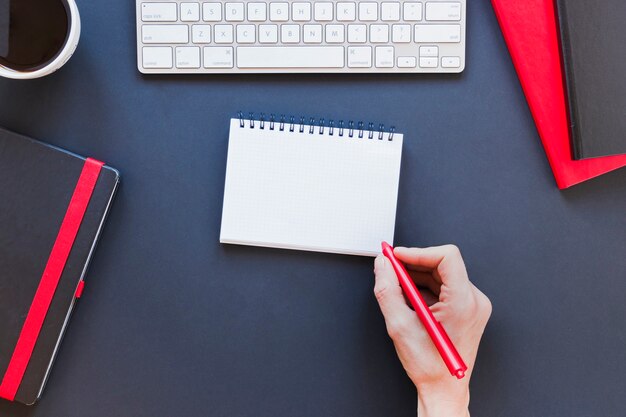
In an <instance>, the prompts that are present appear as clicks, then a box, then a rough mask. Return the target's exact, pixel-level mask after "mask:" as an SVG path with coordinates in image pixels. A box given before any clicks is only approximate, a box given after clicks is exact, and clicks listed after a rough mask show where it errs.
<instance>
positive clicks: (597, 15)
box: [556, 0, 626, 159]
mask: <svg viewBox="0 0 626 417" xmlns="http://www.w3.org/2000/svg"><path fill="white" fill-rule="evenodd" d="M556 3H557V12H558V16H559V27H560V31H561V50H562V56H563V64H564V70H565V80H566V84H567V93H568V105H569V117H570V130H571V136H572V148H573V153H574V155H573V157H574V159H584V158H594V157H599V156H607V155H616V154H622V153H626V45H625V43H624V40H625V39H626V37H625V35H624V33H625V32H624V22H626V1H624V0H603V1H598V2H589V1H585V0H557V1H556Z"/></svg>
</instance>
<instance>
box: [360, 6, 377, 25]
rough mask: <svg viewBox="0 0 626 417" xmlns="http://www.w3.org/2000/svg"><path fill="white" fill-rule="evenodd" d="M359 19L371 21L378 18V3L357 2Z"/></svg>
mask: <svg viewBox="0 0 626 417" xmlns="http://www.w3.org/2000/svg"><path fill="white" fill-rule="evenodd" d="M359 20H362V21H364V22H373V21H376V20H378V3H376V2H366V1H362V2H359Z"/></svg>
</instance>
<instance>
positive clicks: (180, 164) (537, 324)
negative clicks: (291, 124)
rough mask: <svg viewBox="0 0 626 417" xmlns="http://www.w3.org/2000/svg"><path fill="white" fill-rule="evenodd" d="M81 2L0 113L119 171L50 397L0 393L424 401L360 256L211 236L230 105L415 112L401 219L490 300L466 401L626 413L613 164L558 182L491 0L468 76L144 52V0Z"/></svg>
mask: <svg viewBox="0 0 626 417" xmlns="http://www.w3.org/2000/svg"><path fill="white" fill-rule="evenodd" d="M79 8H80V11H81V14H82V18H83V33H82V38H81V42H80V45H79V48H78V50H77V52H76V55H75V56H74V57H73V58H72V59H71V61H70V62H69V64H68V65H67V66H66V67H65V68H63V69H62V70H61V71H60V72H58V73H56V74H54V75H52V76H50V77H48V78H45V79H41V80H35V81H21V82H20V81H10V80H1V81H0V99H1V103H0V125H2V126H5V127H7V128H10V129H13V130H15V131H18V132H21V133H25V134H28V135H31V136H33V137H36V138H40V139H42V140H46V141H48V142H50V143H53V144H55V145H58V146H62V147H64V148H67V149H69V150H72V151H75V152H77V153H80V154H82V155H89V156H93V157H97V158H101V159H103V160H105V161H106V162H108V163H109V164H110V165H111V166H113V167H115V168H118V169H119V170H120V171H121V173H122V179H123V184H122V188H121V190H120V193H119V195H118V198H117V201H116V203H115V206H114V209H113V212H112V214H111V216H110V219H109V222H108V225H107V227H106V229H105V231H104V235H103V237H102V241H101V244H100V247H99V248H98V251H97V252H96V256H95V259H94V262H93V264H92V267H91V270H90V272H89V274H88V277H87V286H86V289H85V293H84V296H83V299H82V300H81V302H80V305H79V307H78V309H77V311H76V314H75V315H74V317H73V320H72V322H71V325H70V327H69V331H68V333H67V336H66V339H65V341H64V343H63V345H62V348H61V350H60V354H59V356H58V360H57V363H56V365H55V368H54V370H53V373H52V377H51V379H50V381H49V385H48V387H47V389H46V391H45V393H44V397H43V399H42V401H41V402H40V403H39V404H38V405H37V406H36V407H34V408H26V407H22V406H19V405H13V404H8V403H6V402H3V401H0V416H2V417H4V416H44V417H74V416H80V417H84V416H89V417H111V416H117V417H142V416H146V417H155V416H212V417H218V416H225V417H226V416H228V417H235V416H241V417H244V416H267V417H276V416H284V417H290V416H303V417H319V416H361V417H375V416H379V417H382V416H406V417H408V416H413V415H415V399H416V395H415V391H414V389H413V388H412V387H411V384H410V382H409V380H408V378H407V377H406V376H405V375H404V372H403V370H402V368H401V366H400V364H399V362H398V360H397V358H396V355H395V352H394V349H393V346H392V344H391V342H390V340H389V339H388V338H387V335H386V332H385V327H384V322H383V320H382V317H381V315H380V313H379V310H378V306H377V305H376V301H375V299H374V296H373V293H372V288H373V276H372V266H373V264H372V259H367V258H360V257H350V256H338V255H326V254H314V253H304V252H295V251H283V250H272V249H261V248H248V247H234V246H231V247H228V246H222V245H220V244H219V243H218V237H219V227H220V217H221V206H222V193H223V183H224V171H225V163H226V146H227V138H228V119H229V118H230V117H231V116H233V115H235V114H236V112H237V111H238V110H240V109H241V110H245V111H248V110H251V111H257V112H258V111H264V112H266V113H269V112H275V113H281V112H286V113H288V114H294V115H301V114H302V115H312V116H318V117H326V118H327V119H328V118H329V117H333V118H340V117H343V118H345V119H348V120H349V119H354V120H366V121H369V120H371V121H374V122H384V123H386V124H387V125H389V124H393V125H396V126H397V128H398V130H399V131H402V132H404V133H405V134H406V136H405V147H404V155H403V161H402V163H403V166H402V176H401V186H400V199H399V205H398V216H397V227H396V243H397V244H402V245H436V244H442V243H448V242H452V243H455V244H457V245H458V246H460V247H461V250H462V252H463V254H464V256H465V260H466V263H467V267H468V269H469V273H470V276H471V278H472V279H473V281H474V282H475V283H476V285H477V286H478V287H480V288H482V289H483V290H484V292H485V293H487V294H488V295H489V296H490V297H491V299H492V301H493V306H494V312H493V316H492V319H491V321H490V323H489V325H488V328H487V331H486V333H485V337H484V339H483V343H482V345H481V349H480V352H479V358H478V366H477V368H476V370H475V374H474V376H473V379H472V403H471V411H472V413H473V415H475V416H481V417H485V416H490V417H501V416H507V417H509V416H511V417H514V416H519V417H528V416H542V417H543V416H569V417H574V416H581V417H583V416H585V417H586V416H592V415H598V416H600V415H601V416H623V415H624V409H626V397H625V396H624V392H626V379H625V378H624V375H626V353H625V352H626V321H625V320H624V317H625V316H626V303H625V302H624V300H625V299H626V272H625V271H626V170H621V171H618V172H614V173H611V174H608V175H606V176H604V177H601V178H599V179H596V180H593V181H590V182H588V183H586V184H583V185H579V186H576V187H574V188H572V189H570V190H566V191H559V190H558V189H557V188H556V186H555V183H554V180H553V178H552V174H551V172H550V169H549V166H548V162H547V160H546V157H545V154H544V152H543V149H542V147H541V143H540V141H539V138H538V136H537V132H536V129H535V126H534V124H533V121H532V118H531V115H530V113H529V111H528V107H527V105H526V102H525V100H524V96H523V94H522V90H521V88H520V85H519V82H518V80H517V77H516V75H515V71H514V69H513V66H512V64H511V60H510V57H509V54H508V52H507V50H506V46H505V44H504V41H503V39H502V35H501V33H500V30H499V28H498V25H497V22H496V19H495V17H494V14H493V11H492V9H491V6H490V3H489V1H488V0H478V1H470V2H469V5H468V28H469V31H468V46H467V69H466V70H465V72H464V73H463V74H461V75H460V76H439V75H426V76H424V75H415V76H393V75H380V76H373V75H372V76H356V75H355V76H340V75H332V76H331V75H311V76H295V75H282V76H279V75H277V76H253V75H248V76H151V77H148V76H142V75H141V74H140V73H139V72H138V71H137V68H136V50H135V48H136V46H135V45H136V40H135V18H134V13H135V5H134V2H132V1H122V0H116V1H106V2H87V1H84V0H82V1H80V4H79ZM372 191H373V192H372V197H373V198H375V196H376V192H375V190H372Z"/></svg>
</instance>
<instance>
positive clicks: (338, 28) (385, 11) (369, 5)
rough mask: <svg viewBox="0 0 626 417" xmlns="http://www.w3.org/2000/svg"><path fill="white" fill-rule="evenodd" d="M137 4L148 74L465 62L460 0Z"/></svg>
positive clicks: (391, 68) (389, 69)
mask: <svg viewBox="0 0 626 417" xmlns="http://www.w3.org/2000/svg"><path fill="white" fill-rule="evenodd" d="M136 2H137V67H138V68H139V71H141V72H142V73H146V74H177V73H190V74H191V73H198V74H207V73H209V74H210V73H212V74H228V73H239V74H240V73H306V72H313V73H343V72H345V73H358V72H361V73H363V72H364V73H371V72H385V73H402V72H408V73H415V72H428V73H433V72H434V73H458V72H461V71H463V69H464V68H465V21H466V19H465V2H466V0H459V1H441V0H433V1H239V2H238V1H208V2H207V1H205V2H190V1H158V0H157V1H149V2H147V1H142V0H136Z"/></svg>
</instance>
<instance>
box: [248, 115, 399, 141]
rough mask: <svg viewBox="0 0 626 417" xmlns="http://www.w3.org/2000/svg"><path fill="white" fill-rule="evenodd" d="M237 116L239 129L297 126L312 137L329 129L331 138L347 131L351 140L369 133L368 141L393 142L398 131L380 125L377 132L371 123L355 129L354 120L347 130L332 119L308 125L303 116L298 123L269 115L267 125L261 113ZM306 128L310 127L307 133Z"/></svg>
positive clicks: (294, 127)
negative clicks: (385, 140) (386, 129)
mask: <svg viewBox="0 0 626 417" xmlns="http://www.w3.org/2000/svg"><path fill="white" fill-rule="evenodd" d="M237 116H238V118H239V127H241V128H244V127H246V122H247V123H248V127H249V128H250V129H256V128H257V122H258V129H261V130H265V128H266V125H269V126H268V128H269V130H275V129H278V130H279V131H281V132H282V131H284V130H285V126H287V128H288V129H289V132H295V131H296V125H297V126H298V133H308V134H310V135H312V134H314V133H315V129H316V128H317V133H318V134H320V135H323V134H324V133H325V131H326V128H328V135H329V136H334V135H335V132H336V133H337V136H339V137H343V136H344V135H345V133H346V132H345V131H346V130H347V136H348V137H350V138H352V137H354V133H355V131H356V134H357V137H358V138H359V139H362V138H363V137H364V135H365V133H366V132H367V139H374V135H375V134H377V139H378V140H383V139H384V138H385V134H386V136H387V140H388V141H392V140H393V135H394V133H395V131H396V128H395V127H394V126H390V127H389V130H388V131H385V125H384V124H382V123H380V124H379V125H378V129H377V130H376V129H375V124H374V123H371V122H370V123H368V124H367V128H365V123H363V122H361V121H359V122H357V123H356V127H355V123H354V121H352V120H349V121H348V123H347V128H346V127H345V126H344V125H345V122H344V121H343V120H339V121H337V122H336V123H335V121H334V120H332V119H330V120H328V123H326V120H325V119H324V118H320V119H319V120H318V121H317V120H316V119H315V118H314V117H311V118H309V123H308V124H307V123H306V119H305V117H304V116H301V117H300V119H299V121H298V122H296V118H295V117H294V116H289V120H288V121H287V119H286V117H285V115H284V114H281V115H280V117H278V118H277V117H276V115H274V114H273V113H271V114H270V115H269V123H266V122H267V121H268V120H267V119H266V117H265V113H260V114H259V117H258V118H255V117H254V113H248V118H245V117H244V114H243V112H241V111H240V112H238V113H237ZM277 125H278V126H277ZM306 126H308V131H307V132H305V127H306Z"/></svg>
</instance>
